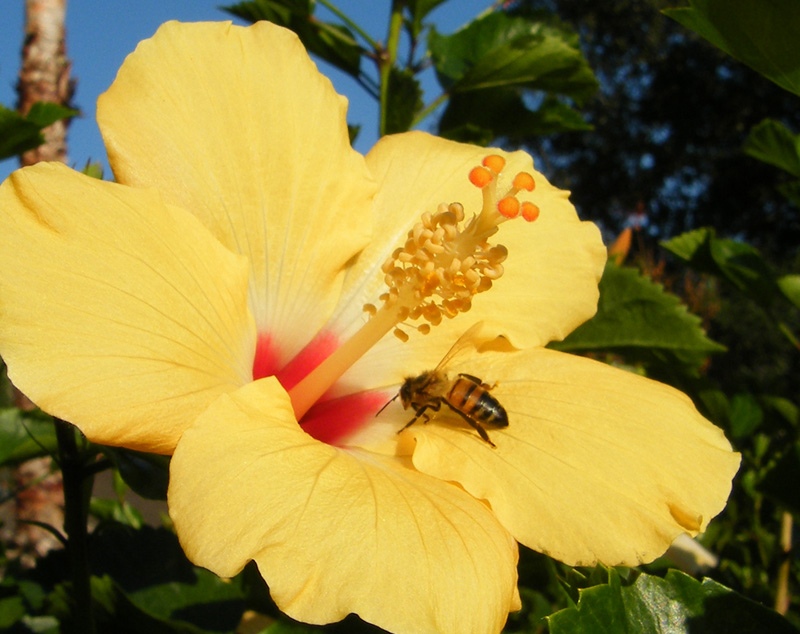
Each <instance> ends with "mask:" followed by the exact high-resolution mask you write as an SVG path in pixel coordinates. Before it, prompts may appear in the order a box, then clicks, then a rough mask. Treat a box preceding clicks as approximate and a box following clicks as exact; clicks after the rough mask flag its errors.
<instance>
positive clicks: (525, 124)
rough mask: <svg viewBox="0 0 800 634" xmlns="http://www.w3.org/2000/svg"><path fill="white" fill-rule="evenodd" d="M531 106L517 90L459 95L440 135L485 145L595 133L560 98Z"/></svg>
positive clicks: (444, 116)
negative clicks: (561, 134)
mask: <svg viewBox="0 0 800 634" xmlns="http://www.w3.org/2000/svg"><path fill="white" fill-rule="evenodd" d="M529 104H530V102H528V103H526V101H525V96H524V91H523V90H521V89H518V88H497V89H492V90H482V91H480V92H467V93H457V94H455V95H453V96H452V98H451V99H450V101H449V102H448V104H447V108H446V109H445V111H444V113H443V114H442V117H441V119H440V121H439V134H441V135H442V136H444V137H446V138H448V139H452V140H454V141H463V142H468V143H478V144H481V145H486V144H488V143H489V142H491V141H492V140H493V139H496V138H499V137H503V138H505V139H510V140H513V139H524V138H529V137H531V136H538V135H541V134H553V133H555V132H572V131H576V130H591V129H592V126H591V125H589V124H588V123H586V121H585V120H584V119H583V117H582V116H581V115H580V114H579V113H578V112H577V111H576V110H575V109H574V108H572V107H571V106H570V105H569V104H566V103H564V102H563V101H561V100H559V99H558V98H557V97H554V96H546V97H545V98H544V99H542V100H539V103H538V104H537V105H535V106H533V107H532V106H531V105H529ZM476 131H477V133H476ZM483 139H486V140H485V141H484V142H483V143H481V140H483Z"/></svg>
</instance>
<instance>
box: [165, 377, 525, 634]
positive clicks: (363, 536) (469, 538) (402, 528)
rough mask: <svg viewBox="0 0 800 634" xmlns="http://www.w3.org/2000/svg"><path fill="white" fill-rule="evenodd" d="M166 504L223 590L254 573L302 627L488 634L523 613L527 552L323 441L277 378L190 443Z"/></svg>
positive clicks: (455, 499)
mask: <svg viewBox="0 0 800 634" xmlns="http://www.w3.org/2000/svg"><path fill="white" fill-rule="evenodd" d="M168 501H169V505H170V515H171V517H172V519H173V521H174V523H175V528H176V530H177V533H178V537H179V538H180V540H181V545H182V546H183V548H184V550H185V551H186V554H187V555H188V557H189V559H191V560H192V561H193V562H195V563H196V564H198V565H201V566H204V567H206V568H209V569H210V570H213V571H214V572H216V573H217V574H219V575H222V576H231V575H234V574H236V573H237V572H239V571H240V570H241V569H242V567H243V566H244V565H245V563H246V562H247V561H248V560H250V559H254V560H255V561H256V563H257V565H258V568H259V570H260V572H261V574H262V575H263V577H264V579H265V580H266V582H267V584H268V585H269V588H270V592H271V594H272V597H273V599H274V600H275V602H276V603H277V605H278V607H279V608H280V609H281V610H283V611H284V612H286V613H287V614H288V615H289V616H291V617H293V618H295V619H299V620H301V621H306V622H309V623H329V622H332V621H337V620H339V619H342V618H343V617H344V616H346V615H347V614H349V613H351V612H354V613H356V614H358V615H359V616H361V617H362V618H363V619H365V620H366V621H369V622H371V623H374V624H376V625H378V626H380V627H382V628H385V629H387V630H389V631H392V632H398V633H403V632H407V633H416V632H419V633H420V634H422V633H423V632H424V633H428V632H439V633H453V634H462V633H469V632H474V633H475V634H485V633H487V632H499V631H500V629H501V628H502V626H503V624H504V622H505V620H506V616H507V614H508V612H509V610H511V609H515V608H517V607H519V601H518V596H517V594H516V589H515V588H516V558H517V551H516V544H515V542H514V540H513V539H511V538H510V536H509V535H508V533H507V532H506V531H505V530H504V529H503V528H502V527H501V526H500V524H499V523H498V522H497V520H496V519H495V518H494V516H493V515H492V513H491V512H490V511H489V509H488V508H487V507H486V505H484V504H482V503H481V502H478V501H477V500H475V499H473V498H472V497H471V496H469V495H468V494H466V493H465V492H464V491H463V490H462V489H461V488H459V487H457V486H455V485H452V484H449V483H446V482H442V481H440V480H437V479H436V478H431V477H429V476H425V475H423V474H420V473H419V472H417V471H415V470H414V469H413V468H411V467H410V465H408V464H404V463H401V462H399V461H397V460H394V459H386V458H382V457H379V456H375V455H372V454H369V453H366V452H359V451H345V450H341V449H336V448H334V447H331V446H328V445H325V444H323V443H320V442H317V441H315V440H313V439H312V438H311V437H310V436H308V435H306V434H305V433H304V432H302V431H301V430H300V428H299V427H298V425H297V424H296V422H295V421H294V414H293V412H292V409H291V404H290V402H289V399H288V397H287V395H286V394H285V392H284V391H283V390H282V389H281V388H280V386H279V385H278V383H277V381H276V380H275V379H274V378H268V379H263V380H260V381H256V382H254V383H251V384H249V385H247V386H245V387H244V388H242V389H241V390H239V391H237V392H234V393H232V394H230V395H224V396H222V397H220V399H219V400H218V401H217V402H216V403H214V404H213V405H212V406H211V407H210V408H209V410H208V411H207V412H205V413H204V414H202V415H201V416H200V417H199V418H198V420H197V422H196V423H195V425H193V426H192V428H191V429H189V430H188V431H187V432H186V433H185V434H184V435H183V437H182V438H181V441H180V443H179V444H178V448H177V450H176V451H175V455H174V456H173V459H172V464H171V472H170V489H169V497H168Z"/></svg>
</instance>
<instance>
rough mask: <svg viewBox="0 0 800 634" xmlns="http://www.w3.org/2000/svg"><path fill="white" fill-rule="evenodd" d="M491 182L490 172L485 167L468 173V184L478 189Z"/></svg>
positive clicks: (492, 178) (475, 168)
mask: <svg viewBox="0 0 800 634" xmlns="http://www.w3.org/2000/svg"><path fill="white" fill-rule="evenodd" d="M493 180H494V177H493V176H492V173H491V171H489V170H488V169H486V168H485V167H474V168H472V171H471V172H470V173H469V182H470V183H472V184H473V185H475V187H477V188H479V189H483V188H484V187H487V186H488V185H489V184H490V183H491V182H492V181H493Z"/></svg>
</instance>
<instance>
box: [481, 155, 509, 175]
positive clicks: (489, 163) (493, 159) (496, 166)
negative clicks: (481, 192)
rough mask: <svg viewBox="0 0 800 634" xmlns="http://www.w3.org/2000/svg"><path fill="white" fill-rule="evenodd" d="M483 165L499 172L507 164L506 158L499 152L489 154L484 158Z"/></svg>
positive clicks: (496, 172)
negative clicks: (498, 153)
mask: <svg viewBox="0 0 800 634" xmlns="http://www.w3.org/2000/svg"><path fill="white" fill-rule="evenodd" d="M482 162H483V166H484V167H488V168H489V169H490V170H492V171H493V172H494V173H495V174H499V173H500V172H502V171H503V168H504V167H505V166H506V160H505V159H504V158H503V157H502V156H499V155H497V154H489V155H488V156H485V157H484V158H483V161H482Z"/></svg>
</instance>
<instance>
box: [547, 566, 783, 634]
mask: <svg viewBox="0 0 800 634" xmlns="http://www.w3.org/2000/svg"><path fill="white" fill-rule="evenodd" d="M548 622H549V625H550V634H606V633H608V634H615V633H619V634H628V633H629V632H637V634H648V633H653V634H661V633H664V632H669V634H723V633H725V632H736V633H737V634H797V630H796V629H795V628H794V627H793V626H792V625H791V624H789V622H788V621H786V620H785V619H784V618H783V617H782V616H780V615H779V614H778V613H777V612H773V611H772V610H770V609H768V608H765V607H764V606H762V605H760V604H758V603H756V602H754V601H751V600H749V599H746V598H745V597H743V596H742V595H740V594H737V593H736V592H734V591H733V590H730V589H729V588H726V587H725V586H723V585H721V584H719V583H717V582H716V581H713V580H711V579H704V580H703V582H702V583H701V582H699V581H697V580H695V579H693V578H692V577H690V576H689V575H686V574H684V573H682V572H678V571H676V570H670V571H669V572H668V573H667V575H666V577H665V578H663V579H662V578H659V577H655V576H651V575H647V574H642V575H640V576H639V577H638V579H636V582H635V583H634V584H633V585H630V586H626V587H623V586H622V584H621V583H620V579H619V576H618V574H617V573H616V572H615V571H613V570H612V571H611V574H610V579H609V583H608V584H604V585H600V586H594V587H592V588H588V589H585V590H581V592H580V600H579V601H578V605H577V607H574V608H567V609H566V610H561V611H560V612H556V613H555V614H553V615H551V616H550V617H548Z"/></svg>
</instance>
